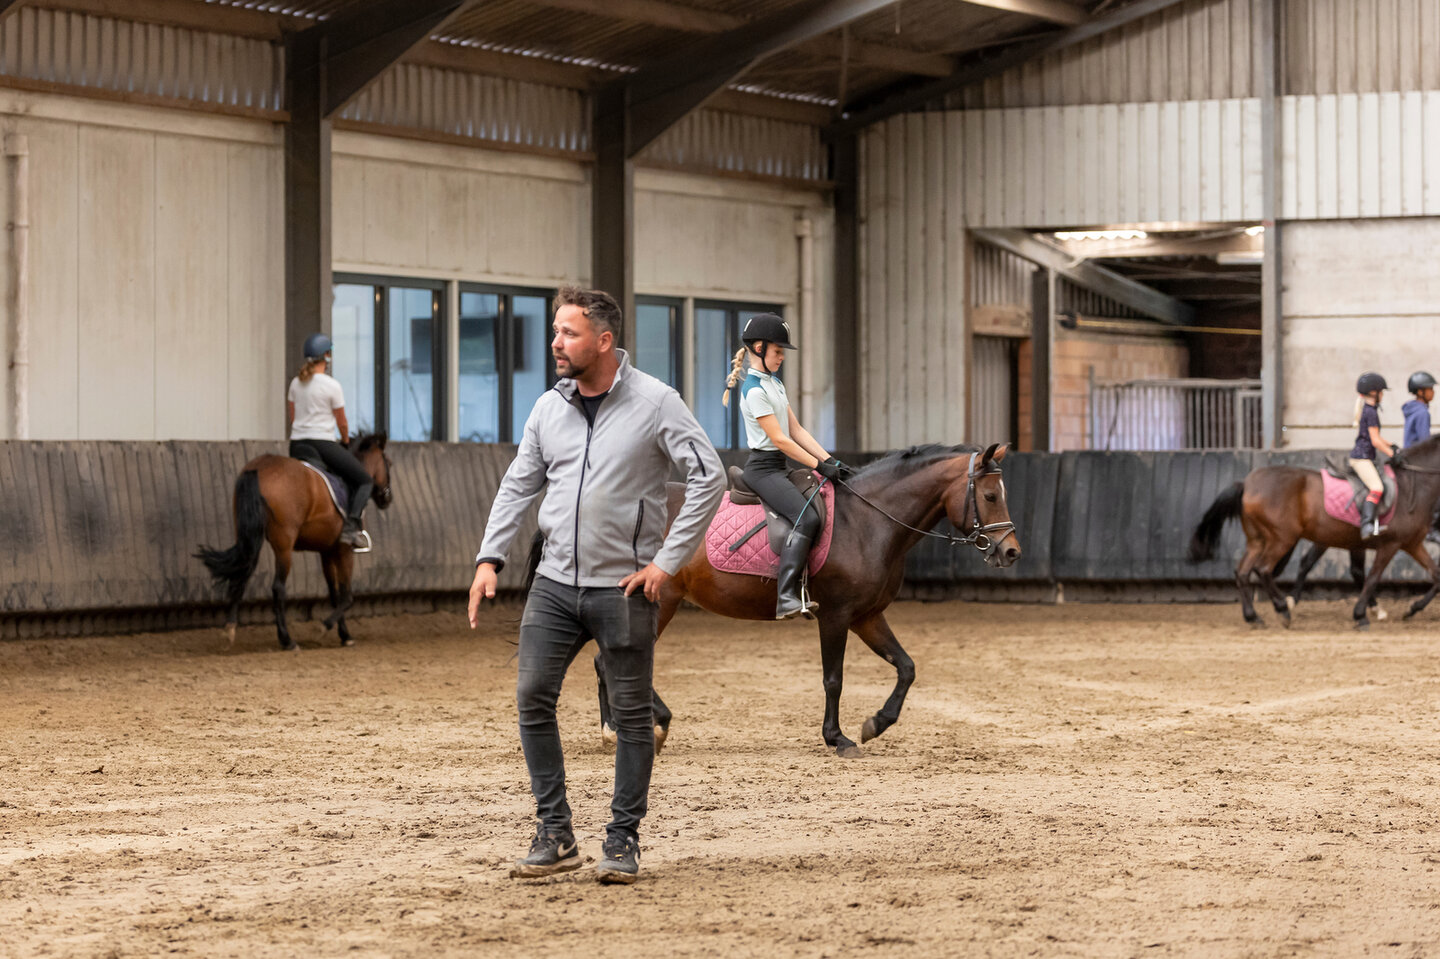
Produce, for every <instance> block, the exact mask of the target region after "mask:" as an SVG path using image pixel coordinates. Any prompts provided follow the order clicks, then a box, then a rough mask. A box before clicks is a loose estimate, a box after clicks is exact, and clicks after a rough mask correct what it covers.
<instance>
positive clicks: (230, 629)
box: [225, 623, 235, 646]
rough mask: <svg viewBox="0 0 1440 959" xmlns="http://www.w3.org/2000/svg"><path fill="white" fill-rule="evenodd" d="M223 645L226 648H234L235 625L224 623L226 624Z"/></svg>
mask: <svg viewBox="0 0 1440 959" xmlns="http://www.w3.org/2000/svg"><path fill="white" fill-rule="evenodd" d="M225 645H226V646H234V645H235V624H234V623H226V624H225Z"/></svg>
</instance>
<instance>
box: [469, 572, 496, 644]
mask: <svg viewBox="0 0 1440 959" xmlns="http://www.w3.org/2000/svg"><path fill="white" fill-rule="evenodd" d="M499 578H500V577H499V576H498V575H497V574H496V572H495V567H494V566H492V565H491V564H489V563H481V564H480V565H479V566H476V567H475V581H474V582H473V583H471V584H470V628H471V629H474V628H475V627H476V626H479V625H480V602H481V600H486V599H489V600H494V599H495V585H496V583H497V582H499Z"/></svg>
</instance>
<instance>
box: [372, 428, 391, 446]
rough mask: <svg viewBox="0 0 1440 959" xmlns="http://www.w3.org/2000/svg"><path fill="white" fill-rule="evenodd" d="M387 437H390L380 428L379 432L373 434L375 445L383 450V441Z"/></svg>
mask: <svg viewBox="0 0 1440 959" xmlns="http://www.w3.org/2000/svg"><path fill="white" fill-rule="evenodd" d="M389 438H390V437H389V436H388V435H387V434H386V433H385V432H384V431H383V430H382V431H381V432H379V433H376V434H375V445H376V446H378V447H380V448H381V449H382V450H383V449H384V448H385V442H386V440H388V439H389Z"/></svg>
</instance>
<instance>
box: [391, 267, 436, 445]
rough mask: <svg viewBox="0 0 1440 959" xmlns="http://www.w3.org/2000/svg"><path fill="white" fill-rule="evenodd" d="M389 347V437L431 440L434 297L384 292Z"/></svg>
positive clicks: (401, 289) (425, 293) (423, 292)
mask: <svg viewBox="0 0 1440 959" xmlns="http://www.w3.org/2000/svg"><path fill="white" fill-rule="evenodd" d="M387 299H388V303H387V306H388V312H387V315H386V320H387V325H388V327H389V341H390V342H389V346H390V380H389V384H388V386H389V393H390V396H389V400H390V410H389V413H390V417H389V419H390V424H389V431H390V438H391V439H394V440H430V439H434V438H435V437H434V431H433V429H432V425H433V422H434V415H435V377H434V375H433V374H432V372H431V366H432V365H433V364H432V360H431V344H432V343H433V342H434V333H435V325H436V324H435V294H434V292H433V291H431V290H422V289H414V288H407V287H399V286H392V287H390V288H389V290H388V297H387Z"/></svg>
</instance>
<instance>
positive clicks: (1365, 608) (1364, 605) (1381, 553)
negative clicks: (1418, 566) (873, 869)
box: [1353, 543, 1400, 629]
mask: <svg viewBox="0 0 1440 959" xmlns="http://www.w3.org/2000/svg"><path fill="white" fill-rule="evenodd" d="M1399 549H1400V547H1399V545H1398V544H1396V543H1385V544H1383V545H1381V546H1379V547H1378V548H1376V550H1375V562H1374V563H1372V564H1371V566H1370V575H1369V576H1366V577H1365V585H1364V586H1363V587H1361V589H1360V598H1359V599H1357V600H1355V611H1354V614H1353V615H1354V617H1355V628H1356V629H1369V628H1370V617H1369V616H1368V615H1367V613H1368V612H1369V609H1370V600H1371V598H1372V597H1373V596H1374V595H1375V590H1376V588H1377V587H1378V586H1379V585H1380V576H1381V575H1382V574H1383V573H1384V572H1385V567H1387V566H1389V565H1390V560H1392V559H1394V558H1395V554H1396V553H1397V552H1398V551H1399Z"/></svg>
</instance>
